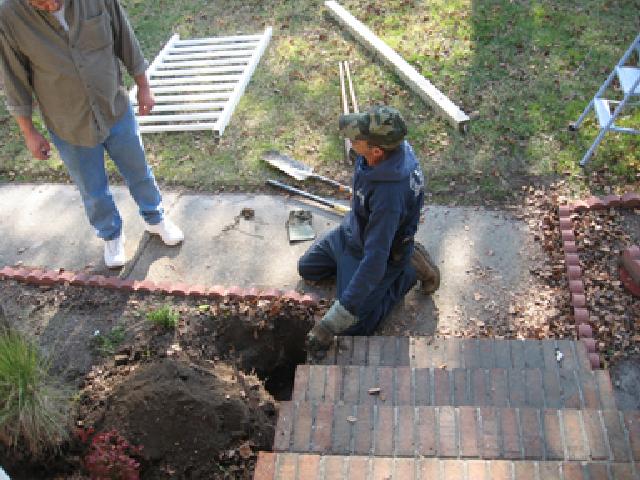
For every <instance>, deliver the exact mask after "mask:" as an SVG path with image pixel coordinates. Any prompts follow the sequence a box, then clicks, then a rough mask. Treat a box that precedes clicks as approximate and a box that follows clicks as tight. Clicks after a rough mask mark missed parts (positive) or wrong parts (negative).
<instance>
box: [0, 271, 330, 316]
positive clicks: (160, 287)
mask: <svg viewBox="0 0 640 480" xmlns="http://www.w3.org/2000/svg"><path fill="white" fill-rule="evenodd" d="M0 280H16V281H18V282H21V283H26V284H30V285H50V286H53V285H65V284H69V285H77V286H85V287H102V288H108V289H113V290H119V291H122V292H147V293H153V294H157V295H174V296H180V297H203V298H211V299H216V300H221V299H230V300H239V301H255V300H275V299H283V300H285V301H290V302H295V303H298V304H301V305H304V306H313V307H317V306H318V305H319V304H320V302H321V299H319V298H318V297H317V296H315V295H310V294H304V295H303V294H301V293H298V292H296V291H295V290H290V291H286V292H285V291H282V290H277V289H269V290H259V289H257V288H242V287H239V286H232V287H224V286H222V285H214V286H212V287H207V286H204V285H187V284H184V283H170V282H159V283H156V282H152V281H150V280H141V281H140V280H123V279H121V278H117V277H108V276H104V275H92V274H87V273H78V272H72V271H66V270H43V269H41V268H30V267H4V268H2V269H0Z"/></svg>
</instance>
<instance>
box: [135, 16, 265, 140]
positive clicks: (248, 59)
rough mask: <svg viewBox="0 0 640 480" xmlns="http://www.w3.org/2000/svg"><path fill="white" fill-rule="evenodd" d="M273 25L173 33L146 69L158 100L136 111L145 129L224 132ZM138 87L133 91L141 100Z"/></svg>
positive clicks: (142, 130) (144, 130)
mask: <svg viewBox="0 0 640 480" xmlns="http://www.w3.org/2000/svg"><path fill="white" fill-rule="evenodd" d="M271 34H272V28H271V27H267V28H266V29H265V31H264V32H263V33H262V34H261V35H235V36H228V37H211V38H197V39H189V40H181V39H180V37H179V35H177V34H175V35H173V36H172V37H171V38H170V39H169V41H168V42H167V43H166V45H165V46H164V47H163V48H162V50H160V53H158V55H157V56H156V58H155V59H154V60H153V62H152V63H151V65H150V66H149V68H148V69H147V76H148V77H149V84H150V85H151V91H152V92H153V94H154V96H155V100H156V106H155V107H154V109H153V112H152V113H151V114H150V115H144V116H138V117H137V119H138V123H139V124H140V132H141V133H151V132H171V131H174V132H178V131H190V130H213V132H214V134H215V135H216V136H220V135H222V133H223V132H224V130H225V128H226V127H227V125H228V123H229V121H230V119H231V115H232V114H233V111H234V110H235V108H236V106H237V104H238V102H239V101H240V98H241V97H242V95H243V93H244V90H245V88H246V87H247V84H248V83H249V81H250V80H251V76H252V75H253V72H254V71H255V69H256V67H257V65H258V63H259V61H260V58H261V57H262V55H263V54H264V52H265V50H266V48H267V46H268V44H269V41H270V40H271ZM136 95H137V89H136V87H135V86H134V87H133V88H132V89H131V91H130V92H129V97H130V100H131V103H132V104H134V105H136V104H137V98H136Z"/></svg>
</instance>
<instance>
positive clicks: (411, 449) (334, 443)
mask: <svg viewBox="0 0 640 480" xmlns="http://www.w3.org/2000/svg"><path fill="white" fill-rule="evenodd" d="M273 449H274V450H275V451H278V452H296V453H318V454H334V455H375V456H396V457H418V456H422V457H437V458H441V459H442V458H481V459H489V460H491V459H503V460H580V461H604V460H608V461H616V462H628V461H632V459H633V460H635V461H638V460H640V412H638V411H627V412H625V413H624V414H623V413H622V412H619V411H617V410H576V409H563V410H553V409H535V408H496V407H450V406H446V407H410V406H401V407H388V406H378V405H334V404H330V403H319V404H314V403H309V402H285V403H283V404H281V409H280V414H279V417H278V423H277V426H276V433H275V438H274V445H273Z"/></svg>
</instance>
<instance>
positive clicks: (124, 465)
mask: <svg viewBox="0 0 640 480" xmlns="http://www.w3.org/2000/svg"><path fill="white" fill-rule="evenodd" d="M92 433H93V428H89V429H86V430H85V429H80V430H78V432H77V436H78V437H79V438H80V440H81V441H82V442H83V443H86V442H87V441H88V439H89V437H90V436H91V434H92ZM141 451H142V447H141V446H139V447H136V446H133V445H131V444H129V442H127V441H126V440H125V439H124V438H123V437H122V436H121V435H120V434H119V433H118V432H117V431H116V430H111V431H109V432H102V433H98V434H97V435H95V436H94V437H93V439H92V440H91V445H90V446H89V453H87V455H86V456H85V457H84V466H85V468H86V469H87V472H89V475H90V477H91V479H92V480H140V471H139V470H140V463H139V462H138V461H136V460H135V459H134V458H133V457H132V456H137V455H140V453H141Z"/></svg>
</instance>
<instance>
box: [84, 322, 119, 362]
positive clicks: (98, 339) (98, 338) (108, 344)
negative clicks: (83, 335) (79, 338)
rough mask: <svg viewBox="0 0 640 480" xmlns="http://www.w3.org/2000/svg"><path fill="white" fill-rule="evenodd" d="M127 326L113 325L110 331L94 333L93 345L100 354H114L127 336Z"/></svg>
mask: <svg viewBox="0 0 640 480" xmlns="http://www.w3.org/2000/svg"><path fill="white" fill-rule="evenodd" d="M125 333H126V332H125V328H124V327H123V326H122V325H117V326H115V327H113V328H112V329H111V330H110V331H109V332H108V333H106V334H104V335H103V334H101V333H98V335H94V336H93V338H92V346H93V348H94V349H95V350H96V352H98V353H99V354H100V355H105V356H106V355H113V354H114V353H115V351H116V350H117V348H118V346H119V345H120V344H121V343H122V341H123V340H124V337H125Z"/></svg>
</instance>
